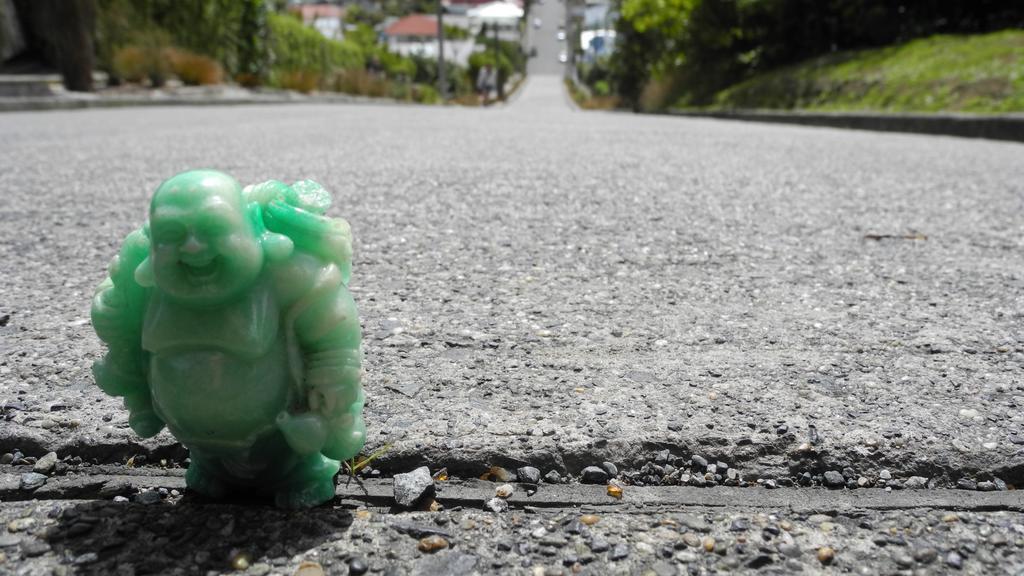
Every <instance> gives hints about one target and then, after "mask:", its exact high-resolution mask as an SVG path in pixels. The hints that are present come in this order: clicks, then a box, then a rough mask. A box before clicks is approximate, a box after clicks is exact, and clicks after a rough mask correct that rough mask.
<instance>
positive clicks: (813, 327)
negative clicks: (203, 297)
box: [0, 75, 1024, 573]
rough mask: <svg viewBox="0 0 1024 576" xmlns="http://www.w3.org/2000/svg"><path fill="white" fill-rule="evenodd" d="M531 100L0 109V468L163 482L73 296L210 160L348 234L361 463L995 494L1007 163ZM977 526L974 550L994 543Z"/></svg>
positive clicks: (1007, 432)
mask: <svg viewBox="0 0 1024 576" xmlns="http://www.w3.org/2000/svg"><path fill="white" fill-rule="evenodd" d="M559 82H560V79H559V78H558V77H557V76H551V75H548V76H544V75H539V76H535V77H532V78H531V79H530V81H529V82H528V84H527V86H526V88H525V91H524V93H523V94H522V95H521V96H520V97H519V98H518V99H517V100H516V101H515V102H514V103H513V104H512V105H510V106H507V107H502V108H496V109H486V110H477V109H463V108H434V107H415V106H379V105H340V106H339V105H335V106H332V105H292V106H240V107H231V108H198V107H197V108H191V107H177V108H147V109H117V110H88V111H78V112H46V113H9V114H4V115H2V116H0V133H2V134H3V138H2V139H0V158H2V159H3V161H2V165H3V169H2V170H0V186H2V189H3V190H4V192H3V194H2V196H0V219H2V222H3V226H2V227H0V257H2V262H3V268H2V270H3V284H2V288H0V350H2V355H0V412H2V417H3V422H2V424H0V453H2V452H11V451H13V450H14V449H15V448H18V449H20V450H21V451H22V452H23V453H24V454H25V455H26V456H36V457H38V456H42V455H43V454H44V453H45V452H47V451H49V450H56V451H57V453H58V454H59V455H60V457H61V458H69V457H72V458H73V457H79V458H82V459H84V460H86V461H95V462H99V463H106V464H117V463H121V462H124V461H125V460H126V459H128V458H129V457H131V456H137V455H144V456H147V457H148V459H149V462H153V461H155V460H159V459H165V460H166V465H167V466H169V467H171V468H174V467H176V466H180V465H181V464H182V462H183V458H184V457H185V453H184V451H183V450H182V449H181V448H180V446H178V445H177V444H176V443H175V441H174V440H173V438H171V437H170V436H168V435H166V434H161V435H160V436H158V437H157V438H155V439H153V440H149V441H144V442H140V441H138V440H137V439H136V438H134V437H133V435H132V433H131V432H130V430H129V429H128V428H127V421H126V414H125V412H124V411H123V410H122V409H121V407H120V405H119V402H118V401H117V400H115V399H113V398H108V397H105V396H104V395H103V394H102V393H101V392H100V391H99V390H98V389H97V388H96V387H95V385H94V384H93V382H92V377H91V374H90V372H89V367H90V364H91V363H92V361H93V360H95V359H96V358H98V357H99V356H100V354H101V352H102V350H101V348H100V344H99V342H98V340H97V339H96V338H95V336H94V334H93V331H92V329H91V327H90V326H89V323H88V322H89V321H88V307H89V300H90V297H91V294H92V290H93V289H94V287H95V285H96V284H97V283H98V282H99V281H100V280H101V279H102V278H103V275H104V269H105V267H106V264H107V262H109V259H110V258H111V257H112V256H113V254H114V253H115V251H116V250H117V248H118V246H119V243H120V241H121V239H122V238H123V237H124V236H125V235H126V234H127V233H128V232H129V231H130V230H132V228H133V227H134V226H137V225H138V224H139V223H140V222H141V221H142V219H143V218H144V216H145V210H146V205H147V202H148V198H149V196H150V194H151V193H152V191H153V190H154V189H155V188H156V186H157V185H158V184H159V183H160V181H161V180H163V179H164V178H166V177H168V176H170V175H172V174H174V173H176V172H178V171H181V170H185V169H188V168H196V167H212V168H218V169H221V170H224V171H227V172H229V173H231V174H233V175H235V176H236V177H237V178H239V179H240V180H241V181H243V182H247V183H248V182H255V181H260V180H264V179H267V178H278V179H284V180H297V179H302V178H313V179H315V180H318V181H320V182H321V183H322V184H324V185H325V186H326V187H327V188H328V189H329V190H332V191H333V192H334V194H335V206H334V207H333V208H332V211H333V213H334V214H338V215H344V216H345V217H346V218H347V219H348V220H349V221H350V222H351V224H352V227H353V230H354V233H355V237H356V261H355V267H354V273H353V280H352V289H353V293H354V295H355V298H356V301H357V303H358V305H359V307H360V312H361V316H362V321H363V326H364V336H365V339H364V351H365V356H366V362H365V367H366V378H365V383H366V388H367V393H368V399H369V400H368V404H367V408H366V418H367V425H368V428H369V430H370V440H369V444H368V447H369V448H370V449H373V448H376V447H379V446H381V445H383V444H385V443H388V442H391V443H393V447H392V449H391V450H390V451H389V452H388V453H387V454H386V455H385V456H384V457H383V458H382V459H381V460H380V461H378V462H377V463H376V464H375V466H376V467H377V468H378V469H379V472H378V473H380V474H383V475H385V476H386V475H389V474H390V473H393V472H402V471H407V470H408V469H410V468H411V467H412V466H413V465H415V464H420V463H424V464H429V465H430V466H431V468H432V469H435V470H436V469H437V468H439V467H441V466H447V467H448V469H449V471H450V472H451V473H452V474H453V475H454V476H461V477H471V476H477V475H479V474H481V473H482V472H484V471H485V470H486V469H487V467H488V466H491V465H504V466H507V467H511V468H514V467H515V466H516V465H520V464H525V463H531V464H534V465H536V466H537V467H538V468H540V469H541V471H542V473H547V472H548V471H551V470H554V471H557V472H558V473H559V474H560V475H562V476H568V477H570V478H574V479H575V478H578V477H579V475H580V473H581V471H582V469H583V467H585V466H588V465H591V464H600V463H601V462H602V461H610V462H613V463H614V464H616V465H617V467H618V468H619V472H620V473H619V476H620V479H621V480H622V481H623V482H624V483H626V484H627V485H629V484H632V485H639V484H692V485H707V484H734V485H740V486H742V485H752V484H755V483H759V484H760V485H762V486H766V487H772V486H779V487H786V486H789V485H792V484H794V483H802V482H803V483H809V484H813V485H819V484H821V483H831V484H832V485H833V486H840V485H842V484H844V483H845V484H848V485H850V486H858V485H860V486H869V487H870V486H876V487H886V488H890V489H900V488H903V487H906V488H910V487H928V486H932V487H953V486H960V487H963V488H979V489H992V490H998V489H1001V488H1005V487H1006V485H1007V484H1009V485H1011V486H1012V485H1020V484H1022V483H1024V425H1022V420H1024V415H1022V413H1021V406H1022V405H1024V380H1022V379H1021V367H1022V363H1024V332H1022V331H1021V321H1022V318H1024V300H1022V296H1021V295H1022V294H1024V291H1022V288H1024V260H1022V259H1021V258H1020V254H1021V249H1022V247H1024V246H1022V244H1024V240H1022V239H1024V234H1022V232H1024V220H1022V218H1021V210H1022V208H1024V204H1022V198H1024V185H1022V184H1021V182H1024V180H1022V175H1024V174H1022V164H1021V162H1020V158H1021V153H1022V150H1024V148H1022V147H1021V145H1019V144H1013V143H1000V142H992V141H984V140H963V139H956V138H943V137H925V136H913V135H898V134H879V133H867V132H859V131H842V130H833V129H820V128H803V127H786V126H776V125H762V124H744V123H735V122H722V121H716V120H705V119H685V118H665V117H649V116H633V115H627V114H602V113H583V112H573V111H571V110H570V109H569V107H568V106H567V105H566V102H565V100H564V98H563V97H562V96H561V88H560V86H559ZM692 456H697V458H692ZM704 465H713V466H715V469H714V472H713V473H710V477H709V476H707V475H706V474H708V472H705V471H704V469H703V468H704ZM18 472H19V473H20V472H21V470H19V471H18ZM826 472H830V473H831V474H825V473H826ZM837 475H838V480H837ZM627 488H629V486H627ZM751 490H755V489H754V488H751ZM833 493H834V492H833ZM856 493H857V492H854V494H856ZM906 493H908V494H909V493H910V492H909V491H908V492H906ZM897 494H899V493H897ZM12 506H15V505H14V504H4V505H3V506H0V510H3V512H4V514H14V512H12V510H14V509H15V508H12ZM18 506H21V505H18ZM18 510H21V508H18ZM19 513H20V512H19ZM40 513H43V514H45V510H42V511H41V512H40ZM921 514H923V515H924V516H927V514H926V513H924V512H922V513H921ZM978 514H981V515H982V516H983V517H979V519H978V520H977V522H976V523H972V524H970V525H971V526H972V527H973V528H972V529H971V530H972V534H975V535H976V536H977V537H978V538H981V539H982V540H984V539H986V538H988V537H989V535H990V534H992V533H993V530H997V529H998V530H1001V531H1002V532H1000V533H1005V532H1006V531H1007V530H1015V529H1016V528H1013V527H1014V526H1016V525H1020V524H1021V520H1020V518H1019V517H1017V516H1012V517H1004V516H998V515H1001V514H1013V513H1011V512H1007V511H1005V510H1002V511H999V510H997V511H994V512H979V513H978ZM985 514H992V515H995V516H985ZM924 516H922V517H921V518H918V520H920V522H924V524H921V523H917V524H914V526H918V527H922V528H921V529H922V530H923V526H926V525H927V518H925V517H924ZM996 516H998V517H996ZM5 518H6V516H5ZM624 518H625V519H624V520H623V522H627V523H630V524H629V526H634V525H642V524H643V523H644V522H646V520H636V521H634V520H630V519H629V517H628V515H627V516H624ZM638 518H640V517H639V516H638ZM463 520H464V518H462V517H458V518H456V519H455V520H454V521H456V522H462V521H463ZM648 520H650V521H651V522H654V521H655V519H654V518H653V517H651V518H648ZM990 520H991V522H990ZM473 521H474V522H476V521H475V520H473ZM880 521H884V522H889V521H892V522H898V521H899V520H898V515H897V516H887V517H886V519H884V520H880ZM850 522H852V523H853V524H851V526H856V523H855V521H854V520H852V519H851V520H850ZM914 522H917V521H916V520H915V521H914ZM972 522H974V520H972ZM844 525H845V524H844ZM981 526H988V528H986V529H985V530H981V528H980V527H981ZM993 526H994V527H995V528H993ZM619 529H620V530H626V529H627V526H626V525H623V526H622V527H620V528H619ZM629 529H630V530H632V529H633V528H629ZM862 536H864V537H865V538H867V535H864V534H862ZM346 537H347V536H346ZM758 537H759V538H760V536H758ZM961 537H962V535H955V536H951V537H950V538H952V540H950V541H949V542H947V543H945V544H942V546H944V548H942V546H940V548H942V550H944V552H942V553H943V554H947V553H948V552H949V551H955V550H957V549H959V548H957V546H960V544H959V542H960V539H961ZM963 538H966V536H963ZM1014 538H1019V537H1014ZM1010 541H1011V542H1012V541H1014V540H1013V539H1012V538H1011V540H1010ZM346 542H348V540H346ZM815 545H816V546H817V545H818V544H817V540H815ZM858 546H859V544H858ZM1001 546H1005V542H1004V543H1003V544H1000V545H998V546H997V545H995V544H993V545H991V546H990V548H991V550H989V548H984V546H983V547H982V548H984V549H986V550H989V552H988V554H990V555H992V557H993V558H996V559H997V560H998V559H999V558H1009V557H1008V556H1000V554H1002V552H999V550H1008V548H1002V547H1001ZM1015 546H1017V545H1015ZM651 549H652V550H655V551H656V550H657V548H651ZM1013 549H1014V550H1016V548H1013ZM644 550H646V548H644ZM264 551H265V550H264ZM0 552H4V551H0ZM278 552H281V551H280V550H279V551H278ZM4 553H5V554H6V553H7V552H4ZM750 553H751V554H754V555H755V556H756V549H755V550H754V551H752V552H750ZM909 553H910V554H913V552H909ZM633 554H634V555H635V554H637V552H636V551H635V550H634V552H633ZM772 554H773V556H772V557H773V558H775V559H776V560H777V561H778V562H780V563H781V562H784V559H783V558H782V557H781V556H778V554H776V553H775V552H772ZM958 554H959V552H958ZM965 554H966V552H965ZM748 556H749V555H748ZM748 556H742V557H743V558H744V562H746V561H747V559H748ZM10 557H11V558H15V557H17V558H21V556H10ZM45 557H47V558H49V556H45ZM276 557H280V558H285V560H284V561H285V564H286V565H290V564H288V562H291V557H290V556H287V555H284V553H283V552H282V553H281V554H278V556H276ZM635 557H636V556H634V558H635ZM641 557H644V556H643V554H641ZM403 558H404V557H403ZM601 558H605V557H604V556H602V557H601ZM647 558H648V559H654V558H656V553H653V554H652V555H649V556H647ZM1016 558H1017V557H1016V556H1013V557H1012V559H1011V560H1008V561H1007V562H1008V563H1007V564H999V565H997V566H998V568H993V567H992V566H993V565H991V564H986V563H985V562H982V561H981V560H979V562H981V564H978V565H977V566H976V567H975V568H973V569H972V570H973V571H974V572H975V573H986V572H985V570H989V572H988V573H991V572H992V571H996V572H999V571H1004V570H1005V571H1007V572H1010V571H1011V569H1012V568H1013V566H1018V565H1019V560H1017V559H1016ZM403 561H404V560H403ZM893 561H895V560H893ZM844 562H845V563H844V564H843V566H846V567H847V568H848V569H850V570H853V567H852V566H851V564H850V563H849V560H848V559H847V560H846V561H844ZM915 562H916V560H915ZM199 564H202V563H201V562H200V563H199ZM645 565H646V564H645ZM19 566H20V565H19ZM27 566H28V568H26V570H29V572H27V573H33V572H31V571H30V569H33V570H34V569H35V568H37V567H40V566H42V564H41V563H40V564H32V563H30V564H28V565H27ZM623 566H627V570H633V569H634V568H636V569H637V570H639V567H640V564H635V565H634V564H624V565H623ZM779 566H781V564H779ZM871 566H874V565H870V566H869V568H870V567H871ZM891 566H896V568H899V567H900V566H902V564H899V563H897V564H895V565H891ZM891 566H890V567H891ZM707 567H708V566H705V568H707ZM776 567H778V566H776ZM983 567H987V568H984V569H983ZM2 569H3V568H2V566H0V571H2ZM39 569H40V570H42V568H39ZM907 569H908V570H909V569H911V568H907ZM484 571H486V570H484Z"/></svg>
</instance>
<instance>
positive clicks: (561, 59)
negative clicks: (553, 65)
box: [558, 50, 569, 64]
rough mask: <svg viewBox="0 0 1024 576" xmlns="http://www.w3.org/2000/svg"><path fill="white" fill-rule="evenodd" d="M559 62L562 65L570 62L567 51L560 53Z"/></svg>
mask: <svg viewBox="0 0 1024 576" xmlns="http://www.w3.org/2000/svg"><path fill="white" fill-rule="evenodd" d="M558 61H559V62H561V63H562V64H565V63H566V62H568V61H569V54H567V53H566V52H565V50H562V51H561V52H559V53H558Z"/></svg>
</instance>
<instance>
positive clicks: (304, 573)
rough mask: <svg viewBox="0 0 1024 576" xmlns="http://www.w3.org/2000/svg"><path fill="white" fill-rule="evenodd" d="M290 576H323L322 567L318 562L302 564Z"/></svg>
mask: <svg viewBox="0 0 1024 576" xmlns="http://www.w3.org/2000/svg"><path fill="white" fill-rule="evenodd" d="M292 576H324V567H323V566H321V565H320V564H319V563H318V562H308V561H307V562H303V563H302V564H299V567H298V568H297V569H296V570H295V572H294V573H293V574H292Z"/></svg>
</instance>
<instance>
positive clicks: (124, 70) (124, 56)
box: [111, 46, 150, 82]
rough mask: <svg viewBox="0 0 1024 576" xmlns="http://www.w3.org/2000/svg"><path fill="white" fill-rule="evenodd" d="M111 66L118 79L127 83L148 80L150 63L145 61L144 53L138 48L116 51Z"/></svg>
mask: <svg viewBox="0 0 1024 576" xmlns="http://www.w3.org/2000/svg"><path fill="white" fill-rule="evenodd" d="M111 65H112V66H113V69H114V71H115V72H117V75H118V76H119V77H121V78H123V79H125V80H127V81H129V82H142V81H144V80H146V79H147V78H149V70H150V63H149V62H148V61H147V59H146V53H145V52H144V51H143V50H142V48H139V47H138V46H125V47H124V48H120V49H118V50H117V51H116V52H115V53H114V55H113V58H112V62H111Z"/></svg>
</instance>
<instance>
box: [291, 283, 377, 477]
mask: <svg viewBox="0 0 1024 576" xmlns="http://www.w3.org/2000/svg"><path fill="white" fill-rule="evenodd" d="M294 330H295V336H296V340H297V343H298V346H299V347H300V349H301V357H302V383H303V387H302V388H303V391H304V393H305V398H306V402H307V404H308V407H309V411H310V413H311V414H314V415H316V416H318V417H319V419H320V420H321V422H322V423H323V424H324V427H325V433H326V434H325V440H324V444H323V448H322V449H321V450H320V451H321V452H322V453H323V454H324V455H326V456H327V457H329V458H334V459H337V460H345V459H349V458H352V457H354V456H355V455H356V454H358V453H359V451H360V450H361V449H362V447H363V443H364V442H365V439H366V427H365V425H364V423H363V417H362V412H363V402H364V397H363V388H362V384H361V382H360V378H361V372H360V370H361V361H362V357H361V352H360V348H359V346H360V328H359V317H358V315H357V313H356V306H355V301H354V300H353V299H352V295H351V294H350V293H349V291H348V288H347V287H346V286H345V284H344V283H343V282H342V275H341V271H340V270H339V269H338V267H337V266H335V265H333V264H328V265H324V266H321V267H319V268H318V270H317V272H316V276H315V280H314V281H313V283H312V288H311V289H310V290H309V291H308V292H307V293H306V295H305V297H304V298H302V299H301V300H300V301H299V302H298V303H296V314H295V318H294Z"/></svg>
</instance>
